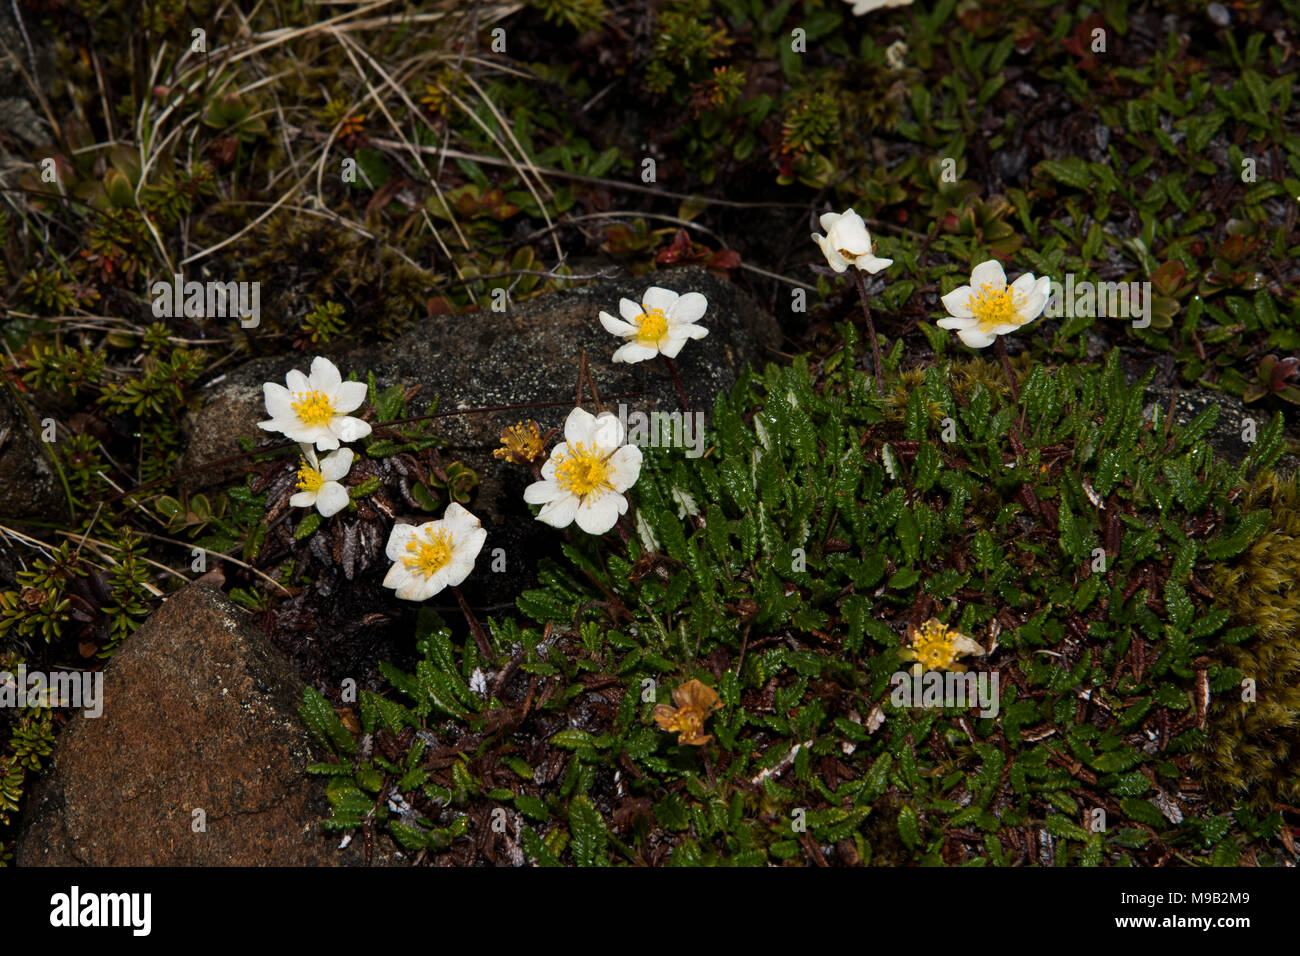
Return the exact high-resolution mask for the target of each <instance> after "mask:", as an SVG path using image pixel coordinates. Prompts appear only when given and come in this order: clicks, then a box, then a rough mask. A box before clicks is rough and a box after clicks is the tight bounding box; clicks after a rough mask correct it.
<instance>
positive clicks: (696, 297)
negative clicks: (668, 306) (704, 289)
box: [671, 292, 709, 323]
mask: <svg viewBox="0 0 1300 956" xmlns="http://www.w3.org/2000/svg"><path fill="white" fill-rule="evenodd" d="M708 309H709V300H708V299H706V298H705V297H704V296H703V295H701V294H700V293H698V292H688V293H686V294H685V295H684V296H682V297H681V298H680V299H678V300H677V306H676V307H675V308H674V309H673V312H672V316H671V318H672V319H674V320H676V321H677V322H679V323H686V322H696V321H698V320H699V319H702V318H703V317H704V313H705V312H707V311H708Z"/></svg>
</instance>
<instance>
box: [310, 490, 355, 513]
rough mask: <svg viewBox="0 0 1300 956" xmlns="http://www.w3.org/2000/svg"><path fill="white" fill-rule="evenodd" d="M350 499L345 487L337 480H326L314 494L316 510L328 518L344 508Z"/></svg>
mask: <svg viewBox="0 0 1300 956" xmlns="http://www.w3.org/2000/svg"><path fill="white" fill-rule="evenodd" d="M350 500H351V499H349V498H348V490H347V489H346V488H344V487H343V486H342V485H340V484H339V483H338V482H337V481H327V482H325V484H323V485H321V486H320V492H319V493H318V494H317V495H316V510H317V511H319V512H320V513H321V516H322V517H324V518H330V517H333V516H334V515H336V514H338V513H339V512H340V511H342V510H343V509H344V508H346V507H347V506H348V502H349V501H350Z"/></svg>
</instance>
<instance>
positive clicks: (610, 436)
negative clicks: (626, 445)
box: [591, 412, 623, 451]
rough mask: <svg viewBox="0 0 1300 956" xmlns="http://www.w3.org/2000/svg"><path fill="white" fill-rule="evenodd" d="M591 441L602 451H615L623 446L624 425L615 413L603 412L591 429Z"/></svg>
mask: <svg viewBox="0 0 1300 956" xmlns="http://www.w3.org/2000/svg"><path fill="white" fill-rule="evenodd" d="M591 440H592V441H593V442H595V443H596V447H597V448H599V449H600V450H601V451H613V450H614V449H615V448H617V447H618V446H619V445H621V444H623V423H622V422H620V421H619V420H618V418H617V417H616V416H615V415H614V413H613V412H602V413H601V414H600V415H599V416H597V418H596V424H595V425H594V426H593V427H592V429H591Z"/></svg>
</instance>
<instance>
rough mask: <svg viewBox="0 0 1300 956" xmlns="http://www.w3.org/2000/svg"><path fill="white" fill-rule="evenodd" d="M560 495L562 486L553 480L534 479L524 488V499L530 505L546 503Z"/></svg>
mask: <svg viewBox="0 0 1300 956" xmlns="http://www.w3.org/2000/svg"><path fill="white" fill-rule="evenodd" d="M559 495H560V486H559V485H557V484H556V483H555V482H553V481H534V482H533V483H532V484H531V485H529V486H528V487H527V488H525V489H524V501H526V502H528V503H529V504H530V505H544V504H546V503H547V502H548V501H554V500H555V499H556V498H558V497H559Z"/></svg>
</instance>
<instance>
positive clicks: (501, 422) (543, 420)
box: [185, 268, 780, 523]
mask: <svg viewBox="0 0 1300 956" xmlns="http://www.w3.org/2000/svg"><path fill="white" fill-rule="evenodd" d="M651 285H659V286H662V287H664V288H668V289H672V290H674V291H676V292H683V293H684V292H690V291H697V292H702V293H704V294H705V295H706V296H707V297H708V299H709V309H708V312H707V313H706V314H705V316H704V318H703V319H701V320H700V321H701V324H703V325H704V326H705V327H707V328H708V329H709V335H708V336H707V337H706V338H703V339H699V340H697V341H693V342H688V343H687V345H686V347H685V348H684V349H683V350H682V352H681V354H680V355H679V356H678V357H677V359H676V365H677V370H678V374H679V375H680V376H681V379H682V382H683V384H684V385H685V388H686V393H687V396H688V397H689V399H690V401H691V405H692V408H693V409H695V410H700V411H703V412H705V413H706V415H707V414H708V413H710V412H711V411H712V408H713V399H714V397H715V396H716V395H718V394H719V393H720V392H722V391H725V390H726V389H729V388H730V387H731V386H732V385H733V384H734V383H735V381H736V375H737V372H738V371H739V369H740V368H741V367H742V366H744V365H745V364H746V363H750V362H753V363H757V364H761V363H762V362H764V361H765V360H767V358H768V357H769V353H768V352H767V351H766V349H765V348H764V346H765V345H766V346H772V347H775V346H776V344H777V343H778V342H779V341H780V332H779V330H778V329H777V326H776V322H775V320H774V319H772V317H771V316H769V315H768V314H767V313H766V312H765V311H764V310H763V309H761V308H760V307H759V306H757V305H756V304H755V303H754V302H753V301H752V300H751V299H750V298H749V297H748V296H747V295H745V294H744V293H743V292H741V291H740V290H739V289H738V288H737V287H736V286H734V285H732V284H731V283H729V282H726V281H724V280H722V279H719V278H717V277H715V276H713V275H712V274H710V273H708V272H706V271H704V270H701V269H694V268H691V269H675V270H672V271H669V272H661V273H656V274H654V275H653V276H648V277H644V278H637V279H619V280H609V281H604V282H599V283H594V284H592V285H588V286H583V287H580V288H577V289H574V290H571V291H568V292H562V293H556V294H554V295H547V296H542V297H540V298H537V299H533V300H530V301H529V302H526V303H524V304H522V305H520V306H518V307H517V308H514V309H510V310H507V311H505V312H473V313H468V314H464V315H443V316H434V317H432V318H428V319H424V320H421V321H420V322H419V323H418V324H417V325H416V326H415V327H413V328H411V329H410V330H408V331H407V332H406V333H405V334H403V335H402V336H401V337H400V338H398V339H396V340H395V341H393V342H390V343H387V344H383V345H376V346H368V347H362V348H359V349H354V350H351V351H348V352H343V353H341V354H330V355H329V357H330V358H331V360H332V361H334V362H335V364H337V365H338V367H339V370H340V371H341V372H342V373H343V376H344V377H345V378H346V377H347V375H348V373H349V372H355V373H356V374H357V377H358V378H360V379H362V380H364V379H365V375H366V373H367V372H374V373H375V379H376V382H377V383H378V384H379V386H380V387H381V388H384V387H387V386H390V385H395V384H403V385H416V384H419V385H420V386H422V388H421V391H420V394H419V395H418V396H417V397H416V399H415V404H416V405H417V406H422V405H423V404H424V403H427V402H428V401H429V400H430V399H432V398H433V397H434V396H438V397H439V399H440V401H439V406H438V407H439V410H440V411H451V410H453V409H457V408H474V407H491V406H499V405H520V404H525V403H528V402H561V403H563V404H561V405H556V406H553V407H547V408H537V409H531V410H522V411H503V412H493V413H487V414H474V415H466V416H463V417H451V418H445V419H441V420H440V421H439V423H438V428H439V431H440V433H441V434H442V435H444V436H445V437H446V438H447V440H448V443H449V444H448V447H447V448H446V449H445V450H444V452H443V456H444V460H448V461H451V460H456V459H460V460H463V461H464V462H465V463H466V464H468V465H469V466H470V467H472V468H474V469H475V470H477V471H478V472H479V475H480V477H481V484H480V486H479V489H478V495H477V498H476V501H475V505H474V510H475V513H476V514H479V515H480V517H482V518H483V520H484V521H485V523H486V522H494V523H500V522H503V521H505V520H506V519H507V517H508V516H509V515H511V514H519V513H523V514H525V516H527V513H526V512H519V511H518V509H516V508H515V507H514V503H513V501H510V502H507V501H506V500H505V499H507V498H510V499H513V498H515V497H517V496H518V495H519V494H522V489H523V485H525V484H527V483H528V481H530V480H531V478H529V477H528V476H527V474H526V473H525V472H524V471H523V470H522V469H520V468H518V467H515V466H509V465H505V464H502V463H500V462H498V461H497V460H496V459H494V458H493V457H492V449H494V448H497V447H499V442H500V436H501V431H502V429H503V428H506V427H508V426H510V425H513V424H515V423H516V422H517V421H519V420H520V419H523V418H533V419H535V420H536V421H538V422H539V423H540V424H541V425H542V426H543V428H547V427H553V426H558V425H561V424H562V423H563V421H564V418H565V416H566V415H567V414H568V413H569V411H570V409H571V408H572V406H573V400H574V398H575V397H576V395H577V387H578V370H579V359H578V356H579V350H580V349H585V350H586V354H587V362H588V367H589V368H590V370H591V375H592V377H593V378H594V379H595V381H596V387H597V388H598V389H599V391H600V394H601V397H602V400H605V405H606V407H608V408H610V410H611V411H613V412H615V414H617V412H618V409H617V405H618V400H615V399H612V398H609V396H614V395H617V394H622V393H631V392H644V393H645V394H641V395H637V396H636V397H633V398H627V399H623V401H624V402H625V403H626V404H627V405H628V408H629V411H631V410H639V411H644V412H650V411H654V410H664V411H674V410H678V409H680V407H681V402H680V400H679V399H678V397H677V392H676V389H675V387H674V385H673V382H672V379H671V378H670V377H669V375H668V373H667V371H666V370H665V368H664V365H663V363H662V362H660V361H650V362H641V363H637V364H635V365H624V364H619V365H615V364H613V363H612V362H611V361H610V357H611V356H612V355H613V354H614V350H615V349H616V348H617V347H618V346H619V345H620V344H621V343H622V340H620V339H617V338H615V337H614V336H612V335H610V334H609V333H608V332H606V331H605V330H604V329H603V328H601V326H600V322H599V319H598V317H597V316H598V313H599V312H600V311H601V310H602V309H603V310H605V311H607V312H610V313H613V314H617V313H618V302H619V299H620V298H621V297H627V298H631V299H635V300H637V301H640V297H641V294H642V293H643V292H644V291H645V289H646V288H647V287H648V286H651ZM310 362H311V356H310V355H291V356H283V357H275V358H266V359H257V360H255V361H252V362H249V363H247V364H246V365H243V366H241V367H240V368H239V369H237V370H235V371H234V372H231V373H230V375H229V376H227V377H226V378H225V379H224V380H222V381H220V382H219V383H218V385H217V386H216V387H215V388H214V390H213V392H212V394H211V396H210V397H209V398H208V399H207V401H206V402H205V403H204V406H203V408H202V409H201V410H200V411H199V412H198V414H197V415H196V416H194V418H193V419H192V422H191V433H190V440H189V445H188V450H187V452H186V458H185V468H187V469H188V468H193V467H195V466H197V465H200V464H202V463H204V462H207V461H214V460H216V459H218V458H222V457H225V456H227V455H232V454H236V453H237V452H238V451H239V446H238V444H237V442H236V439H237V438H238V437H240V436H247V437H254V438H258V439H259V440H260V439H262V438H265V437H267V433H266V432H263V431H260V430H259V429H258V428H257V422H258V421H260V420H262V419H264V418H266V417H267V416H266V413H265V408H264V406H263V400H262V384H263V383H264V382H278V383H280V384H283V383H284V375H285V373H286V372H288V371H289V370H290V369H293V368H298V369H302V370H304V371H305V370H306V369H307V367H308V366H309V365H310ZM584 402H585V403H587V406H588V407H591V405H590V402H591V392H590V389H586V388H584ZM237 474H238V468H237V467H235V468H227V469H224V470H223V469H212V470H207V471H203V472H199V473H198V474H196V475H193V476H191V478H190V479H189V487H190V488H191V489H196V488H200V487H204V486H208V485H212V484H216V483H219V482H222V481H226V480H229V479H230V478H232V477H234V476H235V475H237Z"/></svg>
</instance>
